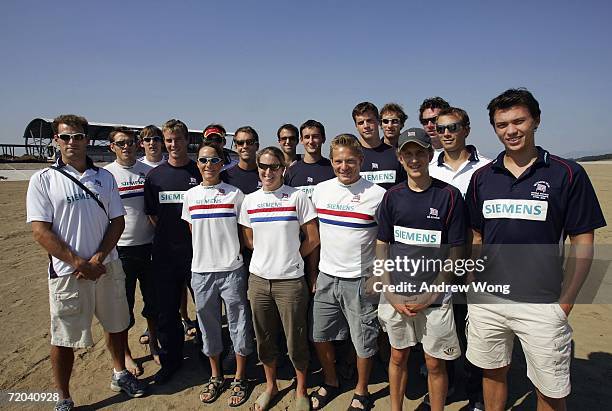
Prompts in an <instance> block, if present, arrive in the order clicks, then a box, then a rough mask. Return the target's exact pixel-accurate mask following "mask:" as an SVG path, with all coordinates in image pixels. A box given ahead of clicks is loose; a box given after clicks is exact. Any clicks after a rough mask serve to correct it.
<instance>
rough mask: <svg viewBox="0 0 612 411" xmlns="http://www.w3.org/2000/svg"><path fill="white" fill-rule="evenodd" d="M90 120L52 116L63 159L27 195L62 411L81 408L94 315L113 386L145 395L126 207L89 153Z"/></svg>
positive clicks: (58, 406)
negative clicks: (128, 267) (132, 341)
mask: <svg viewBox="0 0 612 411" xmlns="http://www.w3.org/2000/svg"><path fill="white" fill-rule="evenodd" d="M87 125H88V123H87V120H86V119H84V118H83V117H79V116H75V115H62V116H59V117H57V118H56V119H55V120H54V121H53V124H52V127H53V132H54V140H55V143H56V144H57V146H58V147H59V150H60V153H61V156H60V157H59V158H58V159H57V161H56V163H55V164H54V166H52V167H50V168H45V169H43V170H41V171H39V172H37V173H36V174H34V175H33V176H32V178H31V179H30V184H29V186H28V193H27V199H26V208H27V221H28V222H29V223H31V224H32V232H33V235H34V239H35V240H36V242H38V243H39V244H40V245H41V246H42V247H43V248H44V249H45V251H47V252H48V253H49V260H50V261H49V304H50V308H51V365H52V366H53V377H54V380H55V384H56V386H57V388H58V390H59V397H60V399H59V401H58V402H57V404H56V405H55V409H56V410H58V411H69V410H72V409H73V407H74V402H73V401H72V399H71V398H70V388H69V384H70V375H71V374H72V365H73V363H74V351H73V349H74V348H82V347H89V346H92V345H93V339H92V333H91V321H92V318H93V315H94V312H95V314H96V317H97V318H98V320H99V321H100V324H102V327H103V328H104V330H105V332H106V336H107V342H108V349H109V351H110V353H111V357H112V359H113V366H114V371H113V376H112V379H111V389H112V390H113V391H125V392H126V393H127V394H128V395H130V396H132V397H140V396H142V395H144V393H145V390H144V387H143V385H142V384H141V383H140V381H138V380H137V379H136V378H135V377H134V376H133V375H132V374H131V373H130V372H129V371H127V370H126V369H125V361H124V341H125V335H124V334H125V333H126V332H127V328H128V325H129V314H128V304H127V299H126V296H125V274H124V273H123V270H122V268H121V263H120V261H119V258H118V255H117V251H116V250H115V245H116V244H117V240H119V237H120V236H121V233H122V232H123V228H124V219H123V215H124V214H125V210H124V208H123V205H122V204H121V199H120V198H119V192H118V190H117V184H116V183H115V179H114V178H113V176H112V175H111V173H109V172H108V171H106V170H104V169H100V168H98V167H96V166H95V165H94V164H93V161H92V160H91V159H90V158H88V157H87V145H88V143H89V139H88V137H87ZM63 173H66V174H63ZM73 179H74V180H73ZM77 181H78V183H77Z"/></svg>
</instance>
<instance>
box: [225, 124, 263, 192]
mask: <svg viewBox="0 0 612 411" xmlns="http://www.w3.org/2000/svg"><path fill="white" fill-rule="evenodd" d="M234 146H235V147H236V152H237V153H238V164H237V165H236V167H232V168H230V169H229V170H224V171H222V172H221V180H223V182H225V183H227V184H231V185H233V186H234V187H238V188H239V189H240V191H242V192H243V193H244V194H245V195H246V194H251V193H253V192H255V191H257V190H259V189H260V188H261V181H260V180H259V173H258V172H257V161H256V160H255V155H256V154H257V150H259V134H257V131H255V129H254V128H253V127H250V126H244V127H240V128H239V129H238V130H236V132H235V133H234Z"/></svg>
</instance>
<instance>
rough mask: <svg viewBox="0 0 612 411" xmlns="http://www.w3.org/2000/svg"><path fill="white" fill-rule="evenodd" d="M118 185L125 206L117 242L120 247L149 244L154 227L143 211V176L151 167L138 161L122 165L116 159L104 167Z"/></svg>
mask: <svg viewBox="0 0 612 411" xmlns="http://www.w3.org/2000/svg"><path fill="white" fill-rule="evenodd" d="M104 168H105V169H106V170H108V171H110V172H111V173H112V174H113V176H114V177H115V180H116V181H117V186H118V187H119V196H120V197H121V201H122V202H123V206H124V207H125V211H126V213H127V214H126V215H125V229H124V230H123V234H121V238H119V241H118V242H117V245H118V246H120V247H128V246H136V245H143V244H151V243H152V242H153V232H154V230H155V228H154V227H153V225H152V224H151V221H150V220H149V218H148V217H147V215H146V214H145V212H144V182H145V177H146V175H147V173H148V172H149V171H151V170H152V169H153V167H151V166H148V165H146V164H144V163H142V162H140V161H136V162H135V163H134V164H133V165H131V166H122V165H120V164H119V163H117V162H116V161H114V162H112V163H110V164H109V165H107V166H106V167H104Z"/></svg>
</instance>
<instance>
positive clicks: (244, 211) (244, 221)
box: [238, 194, 251, 228]
mask: <svg viewBox="0 0 612 411" xmlns="http://www.w3.org/2000/svg"><path fill="white" fill-rule="evenodd" d="M250 196H251V195H250V194H249V195H248V196H246V197H245V198H244V201H243V202H242V204H241V205H240V217H239V218H238V224H240V225H243V226H245V227H249V228H250V227H251V220H250V219H249V213H248V208H249V197H250Z"/></svg>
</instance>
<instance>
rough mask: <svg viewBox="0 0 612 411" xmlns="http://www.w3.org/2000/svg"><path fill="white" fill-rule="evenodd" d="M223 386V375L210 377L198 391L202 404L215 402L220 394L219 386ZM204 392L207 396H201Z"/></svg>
mask: <svg viewBox="0 0 612 411" xmlns="http://www.w3.org/2000/svg"><path fill="white" fill-rule="evenodd" d="M222 387H223V377H210V379H209V380H208V383H207V384H206V385H205V386H204V388H202V391H200V401H202V402H203V403H204V404H210V403H213V402H215V400H216V399H217V398H219V395H220V394H221V388H222ZM205 394H208V398H203V396H204V395H205Z"/></svg>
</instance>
